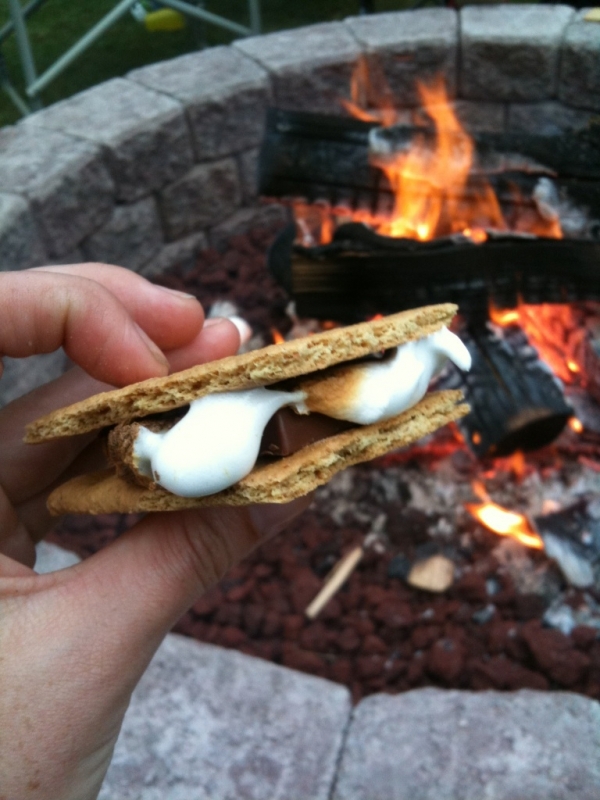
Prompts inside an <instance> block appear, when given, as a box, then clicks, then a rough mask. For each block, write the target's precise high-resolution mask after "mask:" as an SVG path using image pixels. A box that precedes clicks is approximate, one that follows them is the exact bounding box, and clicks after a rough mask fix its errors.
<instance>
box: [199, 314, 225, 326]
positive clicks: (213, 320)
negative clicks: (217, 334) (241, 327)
mask: <svg viewBox="0 0 600 800" xmlns="http://www.w3.org/2000/svg"><path fill="white" fill-rule="evenodd" d="M224 322H227V317H207V318H206V319H205V320H204V327H205V328H214V327H215V326H216V325H222V324H223V323H224Z"/></svg>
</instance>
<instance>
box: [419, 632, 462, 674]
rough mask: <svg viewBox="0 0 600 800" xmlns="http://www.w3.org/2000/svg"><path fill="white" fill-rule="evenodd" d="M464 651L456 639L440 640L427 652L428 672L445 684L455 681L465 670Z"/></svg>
mask: <svg viewBox="0 0 600 800" xmlns="http://www.w3.org/2000/svg"><path fill="white" fill-rule="evenodd" d="M464 660H465V659H464V650H463V647H462V645H461V643H460V642H457V641H456V640H455V639H447V638H444V639H440V640H439V641H437V642H435V643H434V644H433V645H432V646H431V647H430V648H429V650H428V652H427V671H428V672H429V673H430V674H431V675H433V676H434V677H436V678H439V679H440V680H442V681H444V683H452V682H453V681H455V680H456V679H457V678H458V676H459V675H460V673H461V672H462V670H463V666H464Z"/></svg>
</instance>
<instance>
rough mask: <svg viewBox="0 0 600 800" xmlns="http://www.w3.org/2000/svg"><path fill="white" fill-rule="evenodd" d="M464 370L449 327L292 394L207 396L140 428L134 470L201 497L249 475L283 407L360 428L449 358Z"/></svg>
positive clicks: (398, 403)
mask: <svg viewBox="0 0 600 800" xmlns="http://www.w3.org/2000/svg"><path fill="white" fill-rule="evenodd" d="M448 358H449V359H450V360H451V361H453V362H454V363H455V364H456V365H457V366H458V367H459V368H460V369H463V370H468V369H469V368H470V366H471V356H470V354H469V351H468V350H467V348H466V347H465V345H464V344H463V343H462V342H461V340H460V339H459V338H458V336H456V335H455V334H453V333H451V332H450V331H449V330H448V329H447V328H442V329H441V330H439V331H437V332H436V333H433V334H431V335H430V336H427V337H426V338H424V339H420V340H418V341H416V342H408V343H407V344H403V345H401V346H400V347H398V348H397V349H396V352H395V354H394V356H393V358H391V359H383V360H381V361H372V362H368V363H365V364H358V365H357V364H354V365H350V366H347V367H341V368H339V369H336V370H335V372H332V373H331V374H330V375H329V376H326V377H320V378H314V379H311V380H308V381H304V382H302V383H301V385H300V388H299V390H298V391H296V392H280V391H274V390H271V389H266V388H263V387H259V388H256V389H247V390H243V391H235V392H220V393H218V394H210V395H206V396H205V397H201V398H200V399H199V400H195V401H194V402H192V403H191V404H190V409H189V411H188V412H187V414H186V415H185V416H184V417H183V418H182V419H181V420H180V421H179V422H177V423H176V424H175V425H174V426H173V427H172V428H171V429H170V430H168V431H164V432H158V433H155V432H153V431H150V430H148V429H147V428H144V427H143V426H142V427H140V430H139V432H138V435H137V438H136V441H135V444H134V449H133V455H134V458H135V460H136V464H137V468H138V469H139V471H140V473H142V474H143V475H145V476H146V477H148V478H151V479H152V480H154V481H155V482H156V483H158V484H159V485H160V486H162V487H163V488H164V489H167V491H169V492H172V493H173V494H176V495H179V496H180V497H205V496H206V495H210V494H216V493H217V492H220V491H222V490H223V489H226V488H228V487H229V486H232V485H233V484H234V483H237V481H239V480H241V479H242V478H244V477H245V476H246V475H248V474H249V473H250V472H251V471H252V469H253V467H254V465H255V463H256V459H257V457H258V453H259V449H260V442H261V439H262V435H263V432H264V429H265V426H266V424H267V422H268V421H269V420H270V419H271V417H272V416H273V414H275V412H276V411H278V410H279V409H280V408H283V407H284V406H293V407H294V408H295V410H296V411H297V412H298V413H301V414H305V413H308V412H309V411H318V412H320V413H322V414H326V415H327V416H330V417H333V418H335V419H342V420H347V421H349V422H354V423H356V424H359V425H368V424H371V423H373V422H380V421H383V420H386V419H389V418H390V417H394V416H396V415H397V414H400V413H402V411H406V409H408V408H411V407H412V406H414V405H416V403H418V402H419V400H421V399H422V398H423V396H424V395H425V393H426V391H427V387H428V386H429V383H430V381H431V379H432V377H433V376H434V375H435V374H436V373H437V372H439V370H440V369H441V368H442V367H443V366H444V364H445V363H446V360H447V359H448Z"/></svg>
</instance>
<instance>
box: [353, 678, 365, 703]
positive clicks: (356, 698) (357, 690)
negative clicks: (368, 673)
mask: <svg viewBox="0 0 600 800" xmlns="http://www.w3.org/2000/svg"><path fill="white" fill-rule="evenodd" d="M350 694H351V695H352V703H353V704H354V705H358V703H360V701H361V700H362V699H363V697H364V691H363V687H362V684H361V683H359V682H358V681H353V682H352V684H351V686H350Z"/></svg>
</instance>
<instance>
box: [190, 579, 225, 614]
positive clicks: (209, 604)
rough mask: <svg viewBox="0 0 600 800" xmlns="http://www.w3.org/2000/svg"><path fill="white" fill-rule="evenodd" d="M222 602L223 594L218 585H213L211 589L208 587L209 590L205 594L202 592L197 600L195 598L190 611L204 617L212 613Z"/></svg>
mask: <svg viewBox="0 0 600 800" xmlns="http://www.w3.org/2000/svg"><path fill="white" fill-rule="evenodd" d="M222 602H223V595H222V593H221V590H220V589H219V587H218V586H215V587H214V588H213V589H210V591H208V592H207V593H206V594H203V595H202V597H199V598H198V600H196V602H195V603H194V605H193V606H192V611H193V612H194V614H197V615H198V616H199V617H206V616H209V615H210V614H214V613H215V611H216V610H217V608H219V606H220V605H221V603H222Z"/></svg>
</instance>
